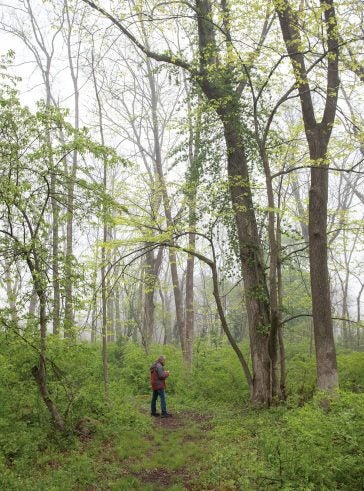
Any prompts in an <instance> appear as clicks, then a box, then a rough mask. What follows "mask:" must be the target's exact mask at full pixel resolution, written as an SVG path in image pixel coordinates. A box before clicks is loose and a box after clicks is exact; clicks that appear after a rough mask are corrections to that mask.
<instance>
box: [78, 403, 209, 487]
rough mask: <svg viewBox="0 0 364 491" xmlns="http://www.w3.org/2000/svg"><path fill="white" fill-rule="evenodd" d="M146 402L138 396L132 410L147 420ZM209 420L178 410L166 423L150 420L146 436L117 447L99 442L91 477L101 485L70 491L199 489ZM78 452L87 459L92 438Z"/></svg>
mask: <svg viewBox="0 0 364 491" xmlns="http://www.w3.org/2000/svg"><path fill="white" fill-rule="evenodd" d="M143 399H144V400H143ZM148 402H149V399H148V401H147V400H146V397H145V396H144V397H140V398H136V400H135V405H136V407H137V409H138V411H139V412H140V413H141V414H142V415H143V416H145V417H148V418H149V417H150V418H151V416H149V404H148ZM212 420H213V416H212V414H208V413H204V412H199V411H196V410H192V409H189V408H186V409H179V410H177V411H173V416H172V417H171V418H161V417H155V418H152V419H151V426H150V427H149V429H148V430H145V431H142V432H130V431H125V433H124V434H123V435H120V441H117V440H116V441H115V440H106V441H104V442H103V443H102V446H101V448H100V452H99V455H97V456H96V455H95V461H96V462H97V464H96V465H97V474H98V475H100V476H103V478H102V480H101V481H100V482H99V483H98V484H97V485H96V486H95V485H89V486H86V487H85V486H84V485H83V484H82V485H81V484H80V486H79V487H78V488H76V489H78V491H81V490H82V491H94V490H97V489H102V490H104V489H105V490H106V489H113V490H120V491H123V490H125V491H127V490H130V491H132V490H135V491H137V490H138V491H139V490H142V491H157V490H164V489H168V490H173V491H182V490H183V491H185V490H186V491H188V490H198V489H201V482H200V472H201V470H202V469H204V465H206V458H207V456H208V454H209V443H210V440H211V436H210V431H211V430H212V428H213V423H212ZM83 446H84V449H83V450H84V452H85V453H88V454H90V452H91V453H92V450H91V449H92V447H93V446H94V443H93V442H92V438H84V440H83Z"/></svg>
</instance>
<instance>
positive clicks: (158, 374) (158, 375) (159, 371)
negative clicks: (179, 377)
mask: <svg viewBox="0 0 364 491" xmlns="http://www.w3.org/2000/svg"><path fill="white" fill-rule="evenodd" d="M168 375H169V372H166V371H165V370H164V367H163V365H162V363H161V362H160V361H156V362H155V363H153V365H152V366H151V367H150V383H151V385H152V389H153V390H162V389H165V388H166V382H165V380H166V378H167V377H168Z"/></svg>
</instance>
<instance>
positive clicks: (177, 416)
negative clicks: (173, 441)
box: [154, 411, 213, 431]
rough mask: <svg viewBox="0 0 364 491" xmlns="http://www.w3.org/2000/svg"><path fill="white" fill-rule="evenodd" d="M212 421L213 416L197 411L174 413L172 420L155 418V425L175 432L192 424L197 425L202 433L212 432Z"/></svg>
mask: <svg viewBox="0 0 364 491" xmlns="http://www.w3.org/2000/svg"><path fill="white" fill-rule="evenodd" d="M211 419H212V416H210V415H206V414H201V413H197V412H195V411H183V412H178V413H173V416H172V417H171V418H161V417H160V416H158V417H156V418H154V424H155V425H156V426H160V427H163V428H168V429H171V430H174V429H180V428H183V427H185V426H191V424H193V423H195V424H197V426H199V427H200V428H201V430H202V431H210V430H211V429H212V428H213V425H212V423H211Z"/></svg>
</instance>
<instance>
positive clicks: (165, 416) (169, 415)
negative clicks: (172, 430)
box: [161, 413, 173, 418]
mask: <svg viewBox="0 0 364 491" xmlns="http://www.w3.org/2000/svg"><path fill="white" fill-rule="evenodd" d="M172 416H173V415H172V414H171V413H164V414H162V416H161V418H171V417H172Z"/></svg>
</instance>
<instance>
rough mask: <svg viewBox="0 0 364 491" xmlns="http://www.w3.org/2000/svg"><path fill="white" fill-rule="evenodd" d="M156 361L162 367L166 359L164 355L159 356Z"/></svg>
mask: <svg viewBox="0 0 364 491" xmlns="http://www.w3.org/2000/svg"><path fill="white" fill-rule="evenodd" d="M157 361H159V363H162V365H164V362H165V361H166V357H165V356H164V355H161V356H160V357H159V358H158V360H157Z"/></svg>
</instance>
